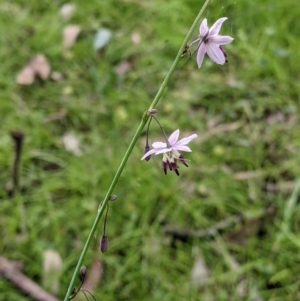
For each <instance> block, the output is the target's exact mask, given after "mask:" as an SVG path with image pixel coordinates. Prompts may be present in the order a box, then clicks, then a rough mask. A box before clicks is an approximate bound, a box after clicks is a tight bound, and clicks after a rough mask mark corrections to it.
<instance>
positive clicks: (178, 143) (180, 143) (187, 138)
mask: <svg viewBox="0 0 300 301" xmlns="http://www.w3.org/2000/svg"><path fill="white" fill-rule="evenodd" d="M197 137H198V135H197V134H193V135H191V136H189V137H186V138H183V139H181V140H179V141H178V142H177V143H176V147H177V146H178V145H186V144H188V143H190V142H191V141H192V140H194V139H196V138H197Z"/></svg>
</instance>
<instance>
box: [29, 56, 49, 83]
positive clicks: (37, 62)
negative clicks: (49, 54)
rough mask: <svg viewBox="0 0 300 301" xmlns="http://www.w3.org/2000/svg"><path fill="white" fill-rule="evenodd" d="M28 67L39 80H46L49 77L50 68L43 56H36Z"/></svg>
mask: <svg viewBox="0 0 300 301" xmlns="http://www.w3.org/2000/svg"><path fill="white" fill-rule="evenodd" d="M30 65H31V67H32V69H33V70H34V72H35V75H37V76H39V77H40V78H41V79H47V78H48V77H49V75H50V72H51V68H50V65H49V63H48V60H47V58H46V57H45V56H44V55H43V54H38V55H37V56H36V57H35V58H34V59H33V60H32V61H31V62H30Z"/></svg>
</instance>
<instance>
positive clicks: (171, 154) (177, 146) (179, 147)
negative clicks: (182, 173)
mask: <svg viewBox="0 0 300 301" xmlns="http://www.w3.org/2000/svg"><path fill="white" fill-rule="evenodd" d="M179 133H180V131H179V130H176V131H175V132H173V133H172V134H171V136H170V137H169V139H168V143H165V142H154V143H153V144H152V147H153V149H151V150H149V151H148V152H147V153H145V154H144V156H143V157H142V159H141V160H144V159H146V158H148V157H149V156H150V155H152V154H155V155H159V154H163V160H162V169H163V171H164V173H165V174H167V169H169V170H171V171H172V170H173V171H175V173H176V174H177V175H179V172H178V168H179V167H178V165H177V160H179V161H180V162H181V163H182V164H184V165H185V166H188V165H187V163H186V159H184V157H183V156H182V155H181V154H180V152H179V151H183V152H191V149H190V148H189V147H188V146H187V144H189V143H190V142H191V141H192V140H193V139H195V138H197V135H196V134H193V135H191V136H189V137H186V138H183V139H181V140H179V141H178V138H179Z"/></svg>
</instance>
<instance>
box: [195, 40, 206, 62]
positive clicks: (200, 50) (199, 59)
mask: <svg viewBox="0 0 300 301" xmlns="http://www.w3.org/2000/svg"><path fill="white" fill-rule="evenodd" d="M205 52H206V44H205V43H204V42H202V43H201V44H200V46H199V48H198V53H197V64H198V68H200V67H201V65H202V62H203V59H204V55H205Z"/></svg>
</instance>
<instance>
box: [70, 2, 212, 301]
mask: <svg viewBox="0 0 300 301" xmlns="http://www.w3.org/2000/svg"><path fill="white" fill-rule="evenodd" d="M211 1H212V0H206V1H205V3H204V5H203V6H202V8H201V10H200V12H199V13H198V15H197V17H196V19H195V20H194V22H193V24H192V26H191V28H190V30H189V31H188V33H187V35H186V37H185V39H184V40H183V42H182V45H181V47H180V48H179V51H178V53H177V56H176V58H175V60H174V62H173V64H172V66H171V68H170V70H169V71H168V73H167V75H166V77H165V79H164V80H163V82H162V84H161V86H160V88H159V90H158V92H157V94H156V96H155V98H154V99H153V101H152V103H151V105H150V107H149V109H148V110H147V111H146V112H145V113H144V114H143V117H142V120H141V122H140V124H139V126H138V128H137V130H136V132H135V134H134V136H133V138H132V140H131V142H130V144H129V146H128V149H127V151H126V153H125V155H124V157H123V159H122V161H121V163H120V165H119V168H118V170H117V172H116V174H115V176H114V178H113V180H112V182H111V184H110V186H109V188H108V191H107V193H106V196H105V197H104V199H103V201H102V203H101V205H100V207H99V209H98V213H97V216H96V218H95V221H94V224H93V226H92V228H91V231H90V233H89V235H88V238H87V241H86V243H85V245H84V247H83V250H82V252H81V254H80V257H79V259H78V262H77V265H76V268H75V270H74V273H73V276H72V278H71V281H70V285H69V288H68V290H67V293H66V296H65V299H64V301H68V300H70V299H71V297H72V296H71V293H72V291H73V288H74V283H75V280H76V277H77V275H78V273H79V270H80V267H81V265H82V263H83V260H84V258H85V255H86V253H87V251H88V249H89V246H90V244H91V241H92V239H93V237H94V233H95V232H96V229H97V227H98V224H99V221H100V219H101V217H102V215H103V212H104V209H105V207H106V204H107V202H108V201H109V197H110V196H111V195H112V193H113V190H114V188H115V186H116V184H117V182H118V180H119V178H120V176H121V174H122V172H123V169H124V167H125V165H126V163H127V160H128V158H129V156H130V154H131V152H132V150H133V148H134V146H135V144H136V142H137V140H138V138H139V137H140V135H141V133H142V131H143V129H144V127H145V125H146V123H147V121H148V119H149V114H148V111H150V110H152V109H154V108H155V107H156V105H157V103H158V102H159V100H160V98H161V97H162V94H163V92H164V90H165V88H166V86H167V84H168V83H169V81H170V78H171V76H172V74H173V73H174V71H175V69H176V67H177V66H178V64H179V61H180V59H181V58H182V53H183V51H184V49H185V46H186V45H187V44H188V41H189V40H190V39H191V37H192V34H193V32H194V30H195V29H196V27H197V25H198V24H199V22H200V20H201V18H202V15H203V13H204V12H205V10H206V8H207V6H208V5H209V4H210V2H211Z"/></svg>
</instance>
